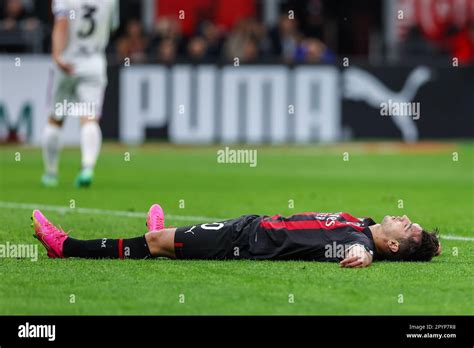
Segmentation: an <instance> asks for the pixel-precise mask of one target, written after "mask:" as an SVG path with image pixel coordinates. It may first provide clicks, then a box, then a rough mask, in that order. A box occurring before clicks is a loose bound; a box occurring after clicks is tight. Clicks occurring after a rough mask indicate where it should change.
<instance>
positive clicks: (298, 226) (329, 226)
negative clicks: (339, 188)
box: [260, 215, 365, 232]
mask: <svg viewBox="0 0 474 348" xmlns="http://www.w3.org/2000/svg"><path fill="white" fill-rule="evenodd" d="M275 217H276V215H275V216H273V217H272V218H275ZM280 219H281V218H280ZM357 222H358V223H360V221H359V220H357ZM260 226H261V227H263V228H265V229H267V230H278V229H286V230H288V231H294V230H334V229H337V228H341V227H347V226H351V227H353V228H355V229H356V230H357V231H359V232H362V231H363V230H364V229H365V227H364V226H361V225H356V224H354V223H352V221H349V222H344V221H342V222H341V221H337V220H333V219H327V220H316V219H315V220H300V221H285V220H278V221H270V220H262V221H261V222H260Z"/></svg>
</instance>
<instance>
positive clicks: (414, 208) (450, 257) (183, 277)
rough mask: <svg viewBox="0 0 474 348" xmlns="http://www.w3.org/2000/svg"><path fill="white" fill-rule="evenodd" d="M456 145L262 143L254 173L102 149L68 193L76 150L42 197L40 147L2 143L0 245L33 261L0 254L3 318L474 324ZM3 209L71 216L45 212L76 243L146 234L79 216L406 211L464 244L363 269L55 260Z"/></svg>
mask: <svg viewBox="0 0 474 348" xmlns="http://www.w3.org/2000/svg"><path fill="white" fill-rule="evenodd" d="M452 146H453V147H451V148H450V147H448V148H446V149H440V150H439V151H434V152H432V151H425V150H423V149H422V150H420V151H413V152H406V151H404V152H397V150H396V149H395V150H393V151H392V150H391V149H387V151H365V150H364V147H362V146H358V145H354V144H349V145H338V146H336V147H316V146H314V147H291V148H285V147H273V148H271V147H261V148H257V149H258V164H257V166H256V167H255V168H251V167H250V166H249V165H248V164H219V163H217V160H216V158H217V156H216V151H217V149H218V148H217V147H207V148H191V147H172V146H169V145H165V144H149V145H146V146H144V147H140V148H127V147H124V146H118V145H114V144H108V145H105V146H104V148H103V151H102V154H101V157H100V160H99V163H98V167H97V169H96V178H95V179H96V180H95V182H94V184H93V187H91V188H90V189H86V190H79V189H75V188H74V187H73V185H72V183H73V180H74V177H75V175H76V173H77V170H78V168H79V151H78V150H75V149H66V150H64V151H63V153H62V155H61V169H60V187H59V188H57V189H46V188H43V187H41V186H40V184H39V179H40V176H41V173H42V160H41V153H40V151H39V150H38V149H33V148H26V147H13V146H4V147H2V148H0V190H1V191H0V201H1V203H0V222H1V223H0V244H5V243H7V242H9V243H12V244H14V243H16V244H22V243H28V244H37V245H38V248H39V252H40V256H39V259H38V261H36V262H34V261H31V260H28V259H16V258H2V259H0V315H41V314H45V315H54V314H72V315H76V314H84V315H85V314H88V315H101V314H105V315H116V314H130V315H132V314H133V315H196V314H223V315H233V314H237V315H254V314H270V315H282V314H289V315H292V314H297V315H304V314H310V315H319V314H321V315H337V314H343V315H359V314H360V315H364V314H368V315H380V314H388V315H392V314H401V315H412V314H428V315H454V314H461V315H466V314H469V315H472V314H474V299H473V293H474V292H473V270H474V241H473V240H472V238H473V237H474V230H473V226H474V221H473V214H474V213H473V212H474V191H473V188H474V181H473V180H474V179H473V178H474V144H472V143H459V144H454V145H452ZM346 151H347V152H348V153H349V160H348V161H343V152H346ZM454 151H456V152H458V155H459V158H458V161H453V152H454ZM125 152H129V154H130V158H129V161H126V160H125V157H126V154H125ZM18 155H20V156H21V158H19V157H18ZM18 159H20V160H19V161H16V160H18ZM71 200H74V202H75V206H76V208H75V209H70V208H69V205H70V202H71ZM399 200H403V208H399V207H398V205H399V203H400V202H399ZM6 202H17V203H23V204H33V203H37V204H43V205H55V206H64V207H67V208H66V209H65V210H64V211H63V212H61V211H57V210H44V212H45V214H46V215H47V216H48V217H49V218H50V219H51V220H52V221H53V222H54V223H56V224H59V225H61V227H63V228H64V229H65V230H66V231H70V234H71V235H72V236H74V237H77V238H84V239H92V238H100V237H111V238H114V237H115V238H117V237H132V236H137V235H141V234H143V233H144V232H145V219H144V218H140V217H134V216H125V215H124V216H120V215H117V216H113V215H106V214H102V213H100V212H99V213H98V214H86V213H84V212H82V213H81V211H80V209H79V208H97V209H107V210H116V211H129V212H136V213H138V212H140V213H145V212H146V210H147V209H148V207H149V206H150V205H151V204H152V203H154V202H158V203H160V204H161V205H162V206H163V207H164V209H165V212H166V213H168V214H170V216H172V218H168V220H167V224H168V225H173V226H179V225H189V224H193V223H197V222H212V221H197V220H196V219H194V218H193V217H196V218H198V217H221V218H229V217H236V216H239V215H241V214H247V213H260V214H275V213H281V214H292V213H296V212H302V211H347V212H350V213H352V214H354V215H356V216H371V217H373V218H374V219H375V220H376V221H380V219H381V218H382V217H383V216H384V215H386V214H392V215H400V214H407V215H408V216H409V217H410V218H411V219H412V220H414V221H416V222H419V223H420V224H421V225H422V226H424V227H426V228H428V229H431V228H433V227H435V226H438V227H439V228H440V230H441V233H442V235H443V234H444V235H450V236H456V237H467V238H466V240H460V239H459V238H457V239H443V240H442V243H443V254H442V255H441V256H440V257H438V258H436V259H435V260H434V261H432V262H430V263H390V262H376V263H374V264H373V265H372V266H371V267H369V268H367V269H340V268H339V267H338V265H337V264H335V263H317V262H293V261H292V262H275V261H274V262H272V261H261V262H258V261H172V260H165V259H151V260H140V261H135V260H125V261H123V260H79V259H67V260H49V259H48V258H47V257H46V255H45V252H44V250H43V247H42V246H41V245H40V244H39V243H38V242H37V241H36V240H34V239H33V238H32V229H31V227H30V223H31V221H30V216H31V209H26V208H21V207H11V206H10V207H8V205H7V203H6ZM292 202H293V203H294V208H291V207H290V206H291V203H292ZM183 203H184V207H183ZM132 215H133V214H132ZM71 295H74V296H73V297H72V296H71ZM181 295H184V297H183V296H181ZM292 298H293V299H294V303H291V302H293V301H290V300H291V299H292ZM72 299H74V300H75V301H72V302H74V303H71V300H72ZM183 299H184V303H182V302H183V301H182V300H183ZM180 300H181V301H180ZM400 302H402V303H400Z"/></svg>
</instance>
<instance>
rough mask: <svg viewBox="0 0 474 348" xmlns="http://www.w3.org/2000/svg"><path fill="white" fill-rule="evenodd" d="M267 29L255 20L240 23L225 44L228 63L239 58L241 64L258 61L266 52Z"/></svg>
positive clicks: (245, 20) (250, 19)
mask: <svg viewBox="0 0 474 348" xmlns="http://www.w3.org/2000/svg"><path fill="white" fill-rule="evenodd" d="M265 40H266V31H265V27H264V26H263V25H262V24H261V23H260V22H258V21H257V20H255V19H253V18H249V19H244V20H242V21H240V22H239V23H238V24H237V26H236V28H235V29H234V30H233V31H232V32H230V34H229V36H228V39H227V41H226V43H225V48H224V49H225V55H226V59H227V60H228V61H233V60H234V59H235V58H239V61H240V62H241V63H249V62H254V61H256V60H257V59H258V58H259V57H260V56H261V53H262V52H261V50H262V51H264V50H265V46H266V45H265V44H266V42H265Z"/></svg>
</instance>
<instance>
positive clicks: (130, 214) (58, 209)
mask: <svg viewBox="0 0 474 348" xmlns="http://www.w3.org/2000/svg"><path fill="white" fill-rule="evenodd" d="M0 208H7V209H28V210H30V209H43V210H49V211H55V212H58V213H62V214H65V213H78V214H94V215H109V216H120V217H131V218H140V219H143V218H146V213H139V212H131V211H123V210H107V209H95V208H69V207H64V206H61V205H46V204H34V203H17V202H2V201H0ZM166 217H167V218H169V219H172V220H182V221H207V222H210V221H224V220H226V219H224V218H216V217H209V216H186V215H173V214H166ZM441 238H442V239H446V240H460V241H468V242H474V238H473V237H463V236H454V235H451V234H446V235H441Z"/></svg>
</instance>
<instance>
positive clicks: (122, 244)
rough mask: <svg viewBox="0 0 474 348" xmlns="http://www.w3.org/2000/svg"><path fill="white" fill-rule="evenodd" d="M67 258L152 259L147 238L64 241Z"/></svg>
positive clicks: (71, 239)
mask: <svg viewBox="0 0 474 348" xmlns="http://www.w3.org/2000/svg"><path fill="white" fill-rule="evenodd" d="M63 254H64V256H65V257H82V258H87V259H103V258H108V259H147V258H149V257H151V254H150V249H148V244H147V242H146V239H145V236H142V237H137V238H129V239H108V238H102V239H94V240H79V239H74V238H71V237H69V238H67V239H66V240H65V241H64V246H63Z"/></svg>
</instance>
